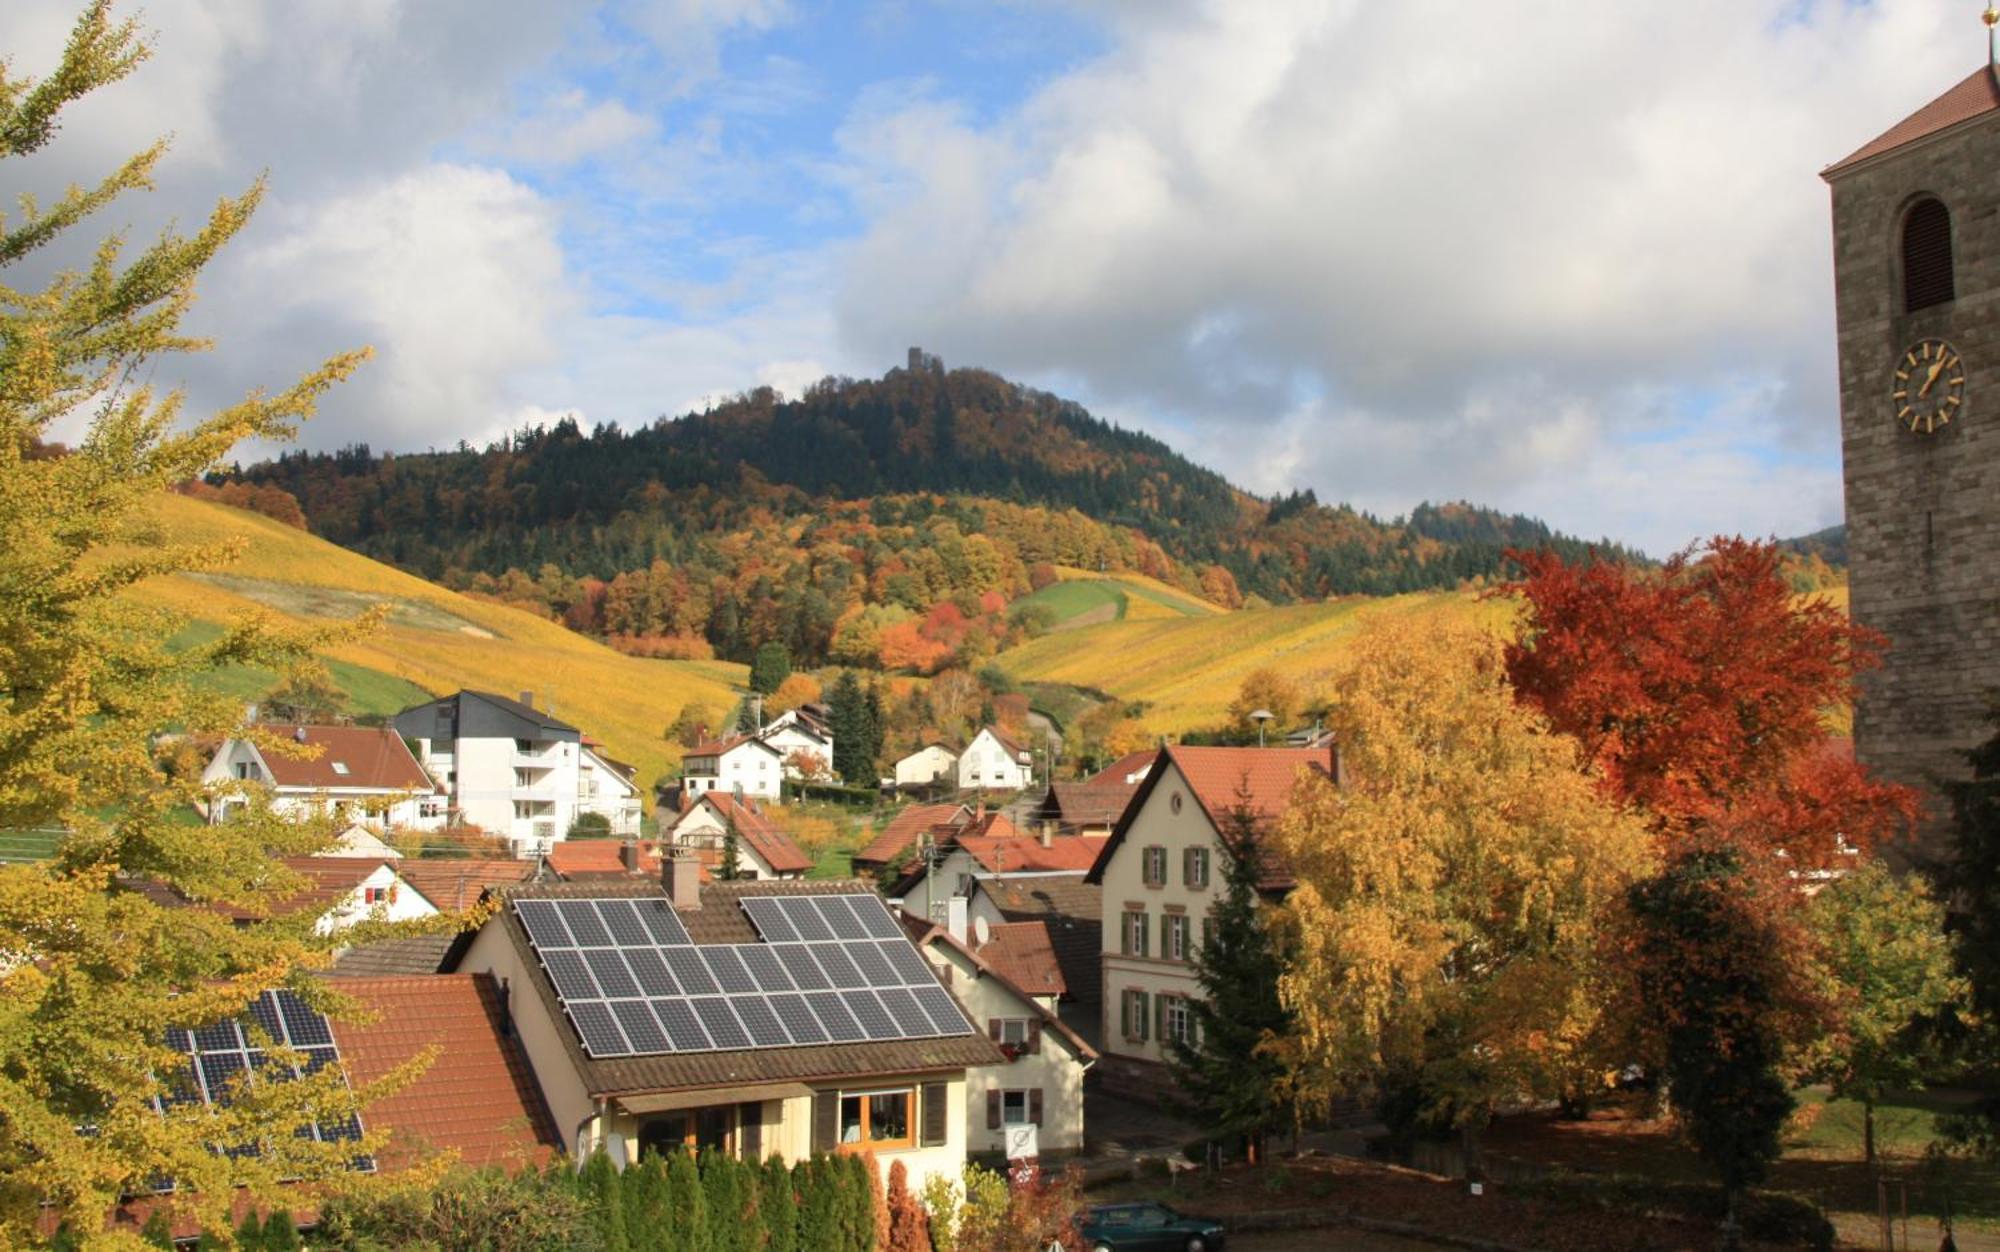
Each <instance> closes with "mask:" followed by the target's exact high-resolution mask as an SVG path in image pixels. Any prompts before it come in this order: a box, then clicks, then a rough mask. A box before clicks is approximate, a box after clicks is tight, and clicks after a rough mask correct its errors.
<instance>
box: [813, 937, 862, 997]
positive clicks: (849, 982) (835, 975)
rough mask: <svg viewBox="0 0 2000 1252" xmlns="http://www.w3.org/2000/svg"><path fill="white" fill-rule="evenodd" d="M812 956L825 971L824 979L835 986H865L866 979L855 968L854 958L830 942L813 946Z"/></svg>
mask: <svg viewBox="0 0 2000 1252" xmlns="http://www.w3.org/2000/svg"><path fill="white" fill-rule="evenodd" d="M813 956H814V958H815V959H817V960H818V961H819V967H820V968H821V969H823V970H825V971H826V980H827V982H828V983H830V984H831V985H833V986H835V987H865V986H867V985H868V980H867V979H866V978H863V977H862V976H861V971H860V970H859V969H857V968H855V965H854V960H853V958H852V957H850V956H848V955H847V953H846V951H845V950H843V949H841V948H838V947H835V946H834V945H833V944H830V943H823V944H818V945H816V946H814V948H813Z"/></svg>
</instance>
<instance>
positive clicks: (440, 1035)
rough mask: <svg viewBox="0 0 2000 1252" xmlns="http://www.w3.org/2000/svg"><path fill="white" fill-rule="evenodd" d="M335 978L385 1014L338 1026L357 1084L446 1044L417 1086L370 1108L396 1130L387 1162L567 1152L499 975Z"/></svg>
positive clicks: (517, 1161)
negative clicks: (514, 1028) (510, 1020)
mask: <svg viewBox="0 0 2000 1252" xmlns="http://www.w3.org/2000/svg"><path fill="white" fill-rule="evenodd" d="M335 985H336V986H337V987H338V989H339V990H340V991H341V992H342V993H344V994H346V995H349V996H352V997H353V998H354V999H356V1000H358V1001H359V1002H360V1003H361V1004H363V1005H364V1006H366V1007H367V1008H369V1009H371V1010H373V1011H374V1013H375V1014H376V1020H375V1021H373V1022H368V1023H358V1022H348V1021H337V1022H335V1023H334V1026H333V1029H334V1034H335V1036H336V1037H337V1038H338V1039H339V1042H340V1047H341V1056H342V1058H343V1060H344V1062H345V1063H346V1066H347V1071H348V1078H349V1080H350V1081H351V1082H353V1083H354V1084H356V1085H357V1086H360V1085H365V1084H367V1083H370V1082H374V1081H376V1080H377V1079H380V1078H382V1077H385V1076H386V1075H387V1074H388V1073H389V1072H390V1071H391V1070H393V1069H395V1068H396V1066H398V1065H401V1064H403V1063H405V1062H407V1061H408V1060H410V1059H411V1058H412V1057H414V1056H416V1055H417V1054H418V1053H420V1052H422V1051H423V1050H424V1049H426V1048H432V1047H435V1048H436V1049H437V1053H436V1057H435V1059H434V1060H432V1061H431V1063H430V1065H429V1067H428V1068H426V1069H425V1070H424V1071H423V1072H422V1073H421V1074H419V1075H418V1076H417V1078H416V1079H415V1080H414V1081H413V1082H411V1083H410V1085H409V1086H407V1087H405V1088H403V1089H402V1090H400V1091H398V1092H396V1093H395V1094H394V1095H389V1096H384V1097H383V1098H381V1099H380V1100H377V1101H375V1102H374V1103H373V1104H371V1105H369V1106H368V1107H367V1108H366V1109H365V1110H363V1113H362V1116H363V1117H364V1118H366V1119H367V1122H368V1125H369V1126H370V1127H371V1128H378V1127H379V1128H385V1129H387V1130H388V1131H389V1144H388V1146H387V1147H385V1148H384V1149H383V1151H382V1158H381V1160H382V1164H383V1166H384V1167H385V1168H388V1169H397V1168H400V1167H402V1166H404V1165H406V1164H409V1163H411V1162H412V1161H414V1160H417V1159H419V1158H421V1157H422V1156H424V1155H427V1154H428V1153H430V1152H433V1151H438V1150H444V1149H456V1150H457V1152H458V1154H459V1157H460V1159H461V1160H462V1161H463V1162H464V1163H465V1164H466V1165H467V1166H470V1167H471V1168H474V1169H477V1168H480V1167H481V1166H486V1165H507V1166H516V1167H518V1166H521V1165H535V1166H540V1165H543V1164H546V1163H547V1162H548V1161H549V1160H550V1158H552V1157H553V1156H554V1155H555V1154H556V1153H557V1152H558V1151H559V1150H560V1145H561V1143H562V1139H561V1137H560V1136H559V1135H558V1134H557V1133H556V1128H555V1123H554V1120H553V1119H552V1118H551V1117H550V1116H549V1110H548V1106H547V1105H546V1104H544V1103H543V1101H542V1094H541V1089H540V1088H539V1087H538V1086H537V1085H536V1083H535V1075H534V1072H533V1070H531V1069H530V1068H529V1065H528V1059H527V1057H526V1055H525V1054H524V1053H523V1052H522V1050H521V1046H520V1042H519V1040H518V1039H517V1038H516V1037H515V1036H514V1035H513V1033H512V1032H511V1031H510V1030H509V1029H508V1025H507V1016H506V1006H505V1005H504V1004H503V1003H502V1002H501V997H500V989H499V987H498V986H496V985H495V984H494V981H493V979H492V978H491V976H489V975H486V974H431V975H427V976H417V977H372V978H343V979H341V980H340V981H339V982H338V983H336V984H335Z"/></svg>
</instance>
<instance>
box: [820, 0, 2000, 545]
mask: <svg viewBox="0 0 2000 1252" xmlns="http://www.w3.org/2000/svg"><path fill="white" fill-rule="evenodd" d="M1111 20H1112V21H1113V22H1114V27H1113V29H1114V31H1115V33H1116V36H1117V40H1116V44H1115V46H1114V47H1113V49H1112V50H1111V51H1110V52H1108V53H1107V54H1106V55H1104V56H1103V57H1101V58H1100V59H1098V60H1097V61H1095V62H1093V63H1091V64H1089V65H1087V66H1085V67H1083V68H1081V69H1079V70H1077V71H1075V72H1074V73H1071V74H1069V75H1066V76H1064V77H1062V78H1059V79H1057V80H1056V81H1054V82H1052V83H1051V84H1049V85H1048V86H1047V87H1045V88H1044V89H1042V90H1041V91H1040V92H1038V93H1037V94H1036V95H1034V96H1033V97H1032V98H1031V99H1029V100H1028V101H1027V102H1026V103H1025V104H1024V105H1023V106H1022V107H1021V108H1019V109H1018V110H1016V111H1014V112H1012V113H1011V114H1009V115H1007V116H1004V117H1002V118H1000V119H999V120H997V121H995V122H993V123H992V124H989V125H974V124H971V123H969V122H967V121H966V119H965V117H964V116H963V115H962V114H961V113H960V112H959V111H957V110H955V109H954V108H953V106H952V104H951V102H950V101H949V100H948V99H939V98H937V97H936V96H935V95H926V94H919V95H917V96H916V97H915V98H910V99H904V100H896V101H889V102H887V103H886V104H884V103H883V102H880V101H877V102H873V104H872V106H871V107H869V108H864V109H862V110H859V111H857V113H856V115H855V117H854V118H853V119H851V121H850V123H849V125H848V127H847V129H846V131H845V132H844V134H843V140H844V143H845V150H846V152H847V154H848V155H849V157H850V159H851V160H852V162H853V164H854V166H855V169H854V171H853V173H852V174H851V177H852V178H853V179H854V181H855V184H856V186H857V188H858V189H859V190H858V192H857V195H858V197H859V198H860V199H861V200H862V201H863V203H865V204H868V205H870V206H871V207H872V208H873V210H874V214H875V216H874V220H873V223H872V226H871V229H870V230H869V232H868V234H867V236H866V238H865V239H864V240H862V241H861V243H860V244H859V245H858V246H857V247H856V248H855V249H854V250H853V252H852V257H853V261H852V265H851V267H850V268H849V270H848V271H847V273H846V275H845V280H844V285H843V290H842V292H841V295H840V298H839V304H838V309H839V314H840V319H841V329H842V333H843V342H844V344H845V346H846V347H847V348H848V349H849V350H850V351H851V352H852V353H854V354H855V355H859V356H863V357H867V358H873V359H885V356H886V354H889V353H893V352H894V350H895V348H896V345H899V344H902V343H906V342H922V343H924V344H925V345H926V346H927V347H933V348H935V349H937V350H939V351H941V352H942V353H943V355H944V356H945V357H946V358H947V359H949V360H969V361H977V362H980V363H983V364H988V365H991V366H994V367H996V368H1000V369H1003V370H1006V371H1009V372H1013V373H1017V374H1022V375H1026V376H1029V377H1039V378H1048V377H1061V378H1065V379H1074V380H1077V382H1078V383H1079V384H1080V385H1081V387H1082V388H1083V390H1084V391H1085V393H1086V398H1088V399H1090V400H1091V401H1093V402H1094V403H1096V404H1098V405H1099V406H1100V407H1102V408H1105V409H1106V410H1108V411H1112V412H1117V413H1119V414H1121V415H1124V416H1126V417H1127V418H1128V419H1136V420H1137V421H1139V422H1141V423H1143V424H1146V425H1148V426H1150V427H1152V428H1154V429H1156V430H1161V431H1163V432H1169V431H1175V430H1178V431H1181V432H1184V433H1186V434H1189V435H1191V436H1192V442H1193V443H1194V444H1195V446H1196V447H1197V448H1198V449H1208V450H1213V451H1214V452H1215V453H1216V454H1217V455H1216V457H1215V463H1217V464H1218V467H1219V468H1224V469H1227V470H1229V471H1231V472H1235V473H1240V474H1242V475H1243V476H1244V477H1245V479H1246V480H1248V481H1250V482H1253V483H1257V484H1258V485H1261V486H1265V487H1271V488H1275V487H1280V486H1290V485H1293V484H1292V483H1289V482H1282V481H1277V480H1276V478H1277V476H1276V475H1274V474H1273V473H1272V471H1273V470H1274V469H1278V468H1280V467H1282V468H1283V469H1284V470H1285V471H1286V472H1296V473H1298V474H1299V475H1300V476H1301V480H1302V481H1300V482H1299V485H1312V486H1315V487H1317V488H1318V489H1319V490H1320V493H1321V495H1322V496H1323V497H1326V496H1332V497H1335V498H1353V499H1357V500H1364V501H1368V502H1371V503H1373V504H1374V505H1375V506H1376V507H1378V508H1384V509H1396V510H1399V509H1403V508H1407V507H1409V506H1410V505H1412V504H1414V503H1416V502H1417V501H1418V500H1420V499H1423V498H1426V497H1428V498H1431V499H1438V498H1445V497H1450V496H1454V495H1461V494H1465V495H1472V496H1473V497H1474V498H1476V499H1483V500H1489V501H1493V500H1499V499H1502V498H1506V499H1508V500H1509V502H1510V503H1514V504H1517V505H1519V506H1520V507H1526V508H1528V509H1530V510H1532V511H1536V512H1547V513H1554V512H1555V511H1557V510H1558V509H1562V510H1564V511H1572V509H1574V510H1575V511H1577V512H1580V513H1581V516H1578V517H1573V518H1572V519H1570V521H1569V524H1571V525H1575V526H1579V527H1581V528H1583V529H1587V530H1593V531H1594V530H1596V529H1599V528H1600V527H1599V526H1598V525H1597V521H1598V520H1599V519H1600V518H1601V520H1602V522H1603V523H1604V528H1609V527H1610V526H1611V525H1612V524H1614V523H1617V524H1629V525H1631V526H1633V527H1635V530H1634V532H1633V533H1634V534H1635V537H1636V536H1639V535H1641V534H1643V538H1644V539H1645V541H1646V542H1648V543H1650V544H1658V543H1659V542H1660V541H1661V538H1662V536H1663V535H1664V534H1665V533H1666V530H1667V529H1668V528H1669V527H1671V526H1672V525H1674V523H1672V522H1670V521H1667V520H1662V519H1660V518H1657V517H1650V516H1640V515H1638V514H1635V513H1634V512H1632V511H1631V510H1630V509H1625V510H1621V509H1620V508H1619V507H1618V505H1619V501H1620V500H1621V499H1622V498H1623V493H1622V492H1621V491H1620V490H1617V489H1615V488H1616V487H1617V486H1620V485H1622V484H1623V483H1624V479H1623V478H1622V477H1621V469H1622V467H1623V466H1625V465H1626V464H1628V463H1630V461H1631V458H1636V457H1641V456H1643V457H1645V458H1647V459H1648V460H1649V461H1650V463H1651V464H1655V465H1663V466H1672V467H1675V468H1677V469H1684V470H1687V471H1689V472H1695V471H1712V472H1714V473H1716V474H1718V475H1719V476H1720V477H1719V478H1718V479H1717V481H1716V482H1715V483H1714V484H1712V486H1709V487H1702V488H1698V489H1694V490H1690V491H1688V492H1686V493H1684V494H1683V495H1682V497H1681V501H1682V513H1683V516H1682V519H1681V520H1680V522H1679V523H1678V526H1679V527H1680V528H1682V529H1690V530H1695V531H1698V530H1700V529H1704V528H1707V529H1719V528H1736V527H1741V528H1744V529H1749V530H1754V529H1757V528H1759V527H1760V526H1762V524H1763V523H1762V521H1761V520H1760V519H1763V518H1766V517H1768V516H1772V515H1773V514H1774V507H1775V506H1774V505H1773V502H1774V501H1776V500H1777V499H1778V498H1779V497H1781V496H1783V495H1785V494H1788V493H1790V485H1789V484H1788V483H1786V482H1784V481H1783V480H1785V478H1786V476H1787V475H1793V474H1796V475H1798V476H1800V477H1801V479H1802V482H1801V484H1800V485H1799V493H1798V495H1799V498H1800V499H1801V500H1808V499H1809V500H1811V501H1814V502H1815V503H1813V504H1810V505H1807V504H1803V503H1801V504H1798V505H1795V506H1793V507H1791V509H1790V512H1791V513H1793V514H1796V515H1797V516H1798V517H1799V518H1800V519H1801V521H1804V520H1808V519H1807V518H1806V514H1808V513H1813V514H1815V515H1817V514H1818V513H1819V512H1821V511H1822V505H1823V502H1824V500H1825V499H1826V498H1827V495H1828V492H1827V487H1828V484H1829V483H1830V482H1832V481H1833V476H1834V474H1835V470H1834V469H1833V466H1834V465H1835V464H1837V462H1836V461H1835V460H1834V459H1833V458H1832V457H1831V456H1830V454H1831V452H1832V450H1833V448H1834V446H1835V437H1836V432H1837V398H1836V396H1835V394H1834V391H1833V381H1834V370H1833V366H1832V355H1833V334H1832V316H1831V298H1832V276H1831V273H1830V266H1829V264H1828V256H1829V255H1830V247H1829V240H1828V224H1827V217H1828V213H1827V196H1826V191H1825V189H1824V187H1823V186H1822V184H1821V183H1820V181H1819V179H1818V178H1817V177H1816V175H1817V172H1818V170H1819V169H1820V168H1821V167H1822V166H1824V165H1826V164H1828V163H1829V162H1831V161H1833V160H1835V159H1837V158H1839V157H1841V156H1843V155H1845V154H1846V153H1847V152H1848V151H1850V150H1852V149H1853V148H1855V147H1858V146H1859V145H1860V144H1861V143H1862V142H1864V141H1865V140H1867V139H1868V138H1870V137H1871V136H1872V135H1874V134H1875V133H1877V132H1879V131H1881V130H1883V129H1886V127H1887V126H1888V125H1889V124H1890V123H1892V122H1893V121H1895V120H1896V119H1897V118H1899V117H1901V116H1902V115H1903V114H1904V113H1907V112H1909V111H1910V110H1912V109H1913V108H1915V107H1916V106H1917V105H1919V104H1921V103H1923V102H1924V101H1925V100H1926V99H1928V98H1929V97H1930V96H1932V95H1935V94H1936V93H1938V92H1939V91H1942V90H1943V89H1944V88H1945V87H1947V86H1949V85H1951V84H1952V83H1954V82H1956V81H1957V79H1958V78H1959V77H1961V76H1962V75H1963V74H1964V73H1965V72H1967V70H1969V69H1970V68H1971V66H1972V64H1973V63H1974V61H1973V58H1974V57H1975V56H1979V55H1983V53H1984V47H1983V39H1982V38H1981V35H1982V32H1980V31H1979V29H1978V27H1977V25H1976V23H1974V22H1972V21H1971V20H1970V19H1969V17H1968V15H1967V14H1966V13H1965V12H1964V11H1963V6H1962V5H1958V4H1954V3H1951V2H1950V0H1892V2H1889V3H1884V4H1879V5H1868V6H1860V5H1846V4H1839V3H1832V2H1822V3H1814V4H1808V5H1805V6H1803V7H1801V6H1800V5H1799V4H1797V3H1796V0H1684V2H1683V3H1680V4H1675V5H1666V6H1651V7H1648V8H1646V9H1644V10H1643V11H1642V10H1637V9H1633V8H1632V7H1630V6H1625V5H1606V4H1602V3H1597V2H1595V0H1564V2H1561V3H1548V4H1540V5H1502V6H1491V5H1489V6H1473V7H1470V8H1468V7H1467V6H1464V5H1462V4H1456V3H1451V4H1447V3H1444V2H1443V0H1416V2H1412V3H1398V4H1394V5H1381V4H1375V5H1366V4H1361V3H1359V2H1358V0H1269V2H1266V3H1259V4H1255V5H1244V4H1240V3H1230V2H1229V0H1210V2H1208V3H1200V4H1193V3H1190V4H1184V5H1177V6H1131V7H1126V8H1122V9H1119V10H1117V11H1116V13H1115V15H1113V16H1112V18H1111ZM1302 396H1303V397H1306V399H1305V400H1304V401H1302V400H1301V397H1302ZM1642 396H1643V397H1649V399H1648V400H1647V402H1645V403H1637V402H1636V401H1635V398H1636V397H1642ZM1749 402H1755V403H1756V404H1757V405H1759V406H1760V407H1761V411H1760V412H1758V413H1757V414H1756V416H1755V419H1754V423H1753V425H1752V426H1751V427H1750V429H1752V430H1754V431H1756V432H1757V434H1756V436H1755V437H1756V438H1757V439H1758V440H1760V441H1761V444H1760V446H1761V447H1763V448H1766V449H1769V450H1771V451H1772V452H1773V453H1774V454H1779V455H1775V456H1760V459H1759V463H1763V462H1770V461H1774V460H1775V461H1776V462H1777V463H1779V464H1783V465H1792V466H1803V468H1786V469H1782V470H1780V471H1775V472H1773V473H1772V474H1771V475H1769V476H1768V478H1767V479H1765V480H1760V478H1759V474H1760V473H1761V472H1762V471H1760V470H1759V469H1758V466H1757V465H1756V464H1749V463H1740V462H1737V461H1734V460H1730V459H1729V458H1727V457H1723V456H1721V455H1720V454H1718V453H1715V452H1713V450H1704V451H1702V452H1701V453H1700V454H1699V455H1697V454H1696V453H1694V452H1693V451H1691V450H1690V448H1691V446H1692V445H1687V446H1683V445H1679V444H1674V443H1669V444H1668V445H1666V449H1665V452H1664V454H1662V453H1661V452H1660V451H1659V449H1656V448H1653V447H1652V446H1650V445H1648V446H1647V447H1646V449H1645V450H1644V451H1643V452H1641V451H1635V450H1634V447H1635V445H1633V444H1632V443H1631V442H1630V437H1631V436H1632V435H1633V434H1634V433H1635V432H1638V431H1644V430H1646V429H1648V423H1656V422H1658V421H1659V420H1661V417H1662V409H1665V410H1666V411H1667V412H1668V413H1670V414H1671V415H1673V416H1677V417H1680V418H1684V419H1686V418H1698V417H1699V416H1700V415H1701V414H1702V413H1704V412H1710V411H1714V412H1721V411H1724V410H1728V409H1731V408H1740V407H1742V405H1743V404H1745V403H1749ZM1716 420H1718V421H1719V420H1721V419H1720V418H1717V419H1716ZM1694 429H1695V430H1696V432H1697V433H1699V431H1700V429H1701V428H1700V426H1699V424H1697V425H1696V426H1695V428H1694ZM1691 437H1692V436H1691ZM1621 458H1624V459H1621ZM1648 476H1649V477H1650V471H1649V474H1648ZM1534 483H1539V484H1542V489H1541V490H1538V491H1534V492H1527V493H1524V492H1523V491H1521V490H1519V489H1518V488H1519V487H1521V486H1522V485H1524V484H1534ZM1775 488H1782V490H1779V489H1775ZM1655 494H1656V495H1657V494H1659V493H1655ZM1524 496H1525V497H1526V498H1524ZM1586 505H1587V507H1586ZM1704 510H1706V511H1704ZM1776 511H1777V512H1783V511H1784V510H1783V509H1777V510H1776ZM1687 537H1691V535H1682V534H1676V535H1675V536H1674V537H1673V538H1672V540H1671V543H1670V544H1669V546H1672V545H1673V544H1678V543H1679V542H1681V541H1682V540H1683V539H1685V538H1687Z"/></svg>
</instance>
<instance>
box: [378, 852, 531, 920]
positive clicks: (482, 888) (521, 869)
mask: <svg viewBox="0 0 2000 1252" xmlns="http://www.w3.org/2000/svg"><path fill="white" fill-rule="evenodd" d="M396 872H397V873H399V874H401V875H402V876H403V881H404V882H406V883H408V884H410V885H411V886H412V887H415V888H416V889H417V890H418V891H420V892H422V893H423V897H424V899H426V900H429V901H430V902H431V903H432V904H435V905H436V906H437V907H438V908H440V909H442V910H444V911H446V912H452V913H460V912H464V911H465V910H466V909H469V908H471V907H472V906H473V905H475V904H477V903H479V898H480V897H481V896H483V895H485V894H486V892H487V890H488V889H490V888H493V887H504V886H507V885H508V884H510V883H517V882H523V881H525V880H527V879H528V878H530V877H533V875H534V873H535V863H534V862H533V861H521V860H516V859H514V858H513V857H497V856H496V857H472V856H468V857H432V858H427V859H418V858H405V859H404V860H402V861H399V862H397V864H396Z"/></svg>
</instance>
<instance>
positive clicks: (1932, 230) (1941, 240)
mask: <svg viewBox="0 0 2000 1252" xmlns="http://www.w3.org/2000/svg"><path fill="white" fill-rule="evenodd" d="M1956 294H1957V292H1956V290H1955V286H1954V283H1953V281H1952V268H1951V210H1949V209H1947V208H1945V207H1944V204H1943V202H1942V201H1938V200H1919V201H1917V203H1916V204H1914V205H1912V206H1911V208H1910V213H1909V216H1908V217H1905V218H1904V219H1903V311H1904V312H1905V313H1915V312H1916V311H1917V310H1918V309H1928V308H1930V307H1931V306H1932V305H1937V304H1948V303H1950V302H1951V300H1952V299H1953V298H1954V297H1955V296H1956Z"/></svg>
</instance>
